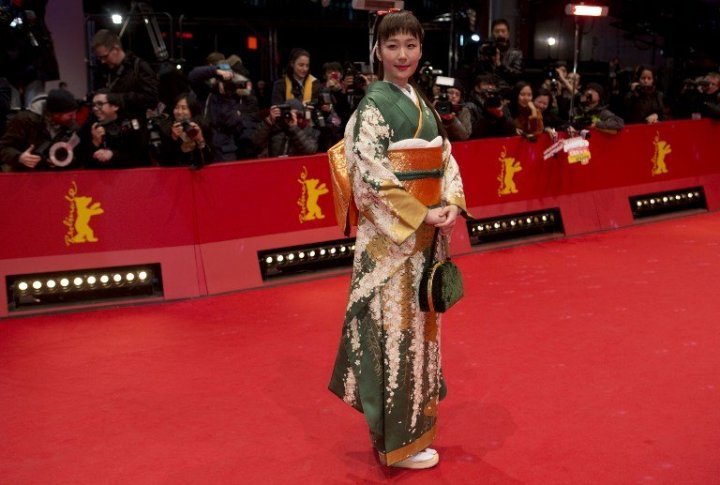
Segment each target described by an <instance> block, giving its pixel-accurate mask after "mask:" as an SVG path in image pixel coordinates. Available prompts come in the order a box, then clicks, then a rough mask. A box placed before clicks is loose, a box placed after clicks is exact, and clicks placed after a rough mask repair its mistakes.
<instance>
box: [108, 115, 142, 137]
mask: <svg viewBox="0 0 720 485" xmlns="http://www.w3.org/2000/svg"><path fill="white" fill-rule="evenodd" d="M100 126H102V127H103V128H105V137H108V138H120V137H123V136H125V135H127V134H128V133H131V132H133V131H137V130H139V129H140V123H139V122H138V120H136V119H135V118H133V119H131V120H122V121H120V122H119V123H118V120H112V121H105V122H103V123H100Z"/></svg>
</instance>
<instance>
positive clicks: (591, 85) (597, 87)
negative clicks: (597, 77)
mask: <svg viewBox="0 0 720 485" xmlns="http://www.w3.org/2000/svg"><path fill="white" fill-rule="evenodd" d="M585 89H592V90H593V91H595V92H596V93H598V97H599V98H600V99H603V95H604V94H605V88H603V87H602V85H600V84H598V83H588V84H587V86H585Z"/></svg>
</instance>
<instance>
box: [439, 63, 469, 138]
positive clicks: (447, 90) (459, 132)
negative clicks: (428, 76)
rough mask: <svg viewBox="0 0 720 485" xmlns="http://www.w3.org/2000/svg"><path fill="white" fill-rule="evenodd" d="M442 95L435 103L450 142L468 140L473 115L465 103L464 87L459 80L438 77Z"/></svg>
mask: <svg viewBox="0 0 720 485" xmlns="http://www.w3.org/2000/svg"><path fill="white" fill-rule="evenodd" d="M435 85H436V86H439V87H440V95H439V96H438V97H437V98H435V100H434V101H433V106H434V107H435V110H436V111H437V112H438V115H440V120H441V121H442V124H443V126H444V127H445V131H447V134H448V138H449V139H450V141H456V140H460V141H462V140H467V139H468V138H470V134H471V133H472V115H471V114H470V109H469V108H468V107H467V106H465V103H464V101H463V87H462V85H461V84H460V82H459V81H458V80H457V79H453V78H446V77H443V76H438V78H437V79H436V80H435Z"/></svg>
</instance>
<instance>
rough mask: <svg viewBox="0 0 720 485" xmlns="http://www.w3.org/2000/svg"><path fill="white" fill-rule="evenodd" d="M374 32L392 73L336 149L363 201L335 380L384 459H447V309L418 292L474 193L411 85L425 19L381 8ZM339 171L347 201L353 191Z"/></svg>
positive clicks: (380, 57) (382, 71)
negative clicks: (442, 410)
mask: <svg viewBox="0 0 720 485" xmlns="http://www.w3.org/2000/svg"><path fill="white" fill-rule="evenodd" d="M375 31H376V33H377V34H376V39H377V40H376V43H375V48H374V50H373V55H374V56H375V58H376V59H377V61H379V77H378V78H379V79H381V80H382V81H377V82H375V83H373V84H372V85H371V86H370V87H369V88H368V91H367V94H366V96H365V97H364V98H363V100H362V101H361V103H360V105H359V106H358V108H357V110H356V111H355V113H354V114H353V115H352V117H351V118H350V121H349V122H348V125H347V128H346V130H345V140H344V144H339V145H337V146H336V147H337V148H339V150H340V153H339V154H338V152H337V150H336V151H335V152H334V153H333V150H331V151H330V153H329V154H330V157H331V161H332V160H333V157H335V156H338V155H340V156H344V158H345V161H346V163H347V165H346V172H345V173H346V174H347V175H349V177H348V178H349V180H348V181H347V182H348V183H347V185H348V186H349V187H348V189H351V191H352V198H353V199H354V204H355V206H353V204H352V201H348V200H345V201H344V202H345V206H344V207H345V210H346V211H347V213H348V214H349V213H351V212H352V210H353V209H355V207H357V210H358V212H359V216H358V230H357V235H356V242H355V257H354V262H353V275H352V282H351V288H350V296H349V301H348V305H347V312H346V315H345V321H344V325H343V332H342V338H341V341H340V348H339V351H338V355H337V359H336V361H335V366H334V370H333V375H332V378H331V381H330V386H329V388H330V390H331V391H332V392H333V393H335V394H336V395H337V396H339V397H340V398H341V399H343V400H344V401H345V402H346V403H347V404H349V405H350V406H352V407H353V408H355V409H357V410H358V411H360V412H362V413H363V414H364V415H365V419H366V421H367V423H368V425H369V427H370V437H371V440H372V444H373V446H374V448H375V449H376V450H377V453H378V457H379V459H380V462H381V463H382V464H384V465H387V466H395V467H402V468H430V467H432V466H434V465H436V464H437V463H438V460H439V455H438V453H437V451H435V450H433V449H432V448H430V445H431V443H432V441H433V439H434V438H435V433H436V420H437V410H438V402H439V401H440V400H441V399H442V398H443V397H445V393H446V389H445V383H444V381H443V376H442V369H441V359H440V315H439V314H437V313H434V312H427V313H426V312H422V311H421V310H420V307H419V304H418V289H419V286H420V279H421V277H422V273H423V269H424V268H425V266H426V265H427V264H428V262H429V259H430V258H432V257H433V255H432V254H431V246H432V240H433V235H434V233H435V230H436V229H438V230H439V231H440V232H441V234H442V237H440V238H439V241H441V242H442V243H441V244H438V245H437V253H436V255H437V257H440V258H442V257H444V255H445V253H446V251H447V244H446V238H447V236H448V235H449V233H450V232H451V230H452V228H453V226H454V224H455V222H456V220H457V217H458V215H459V213H460V212H464V211H465V210H466V207H465V196H464V193H463V187H462V181H461V179H460V173H459V171H458V166H457V163H456V162H455V159H454V158H453V157H452V156H451V155H450V144H449V143H448V141H447V136H446V135H445V132H444V130H443V128H442V123H440V121H439V118H438V116H437V113H435V112H434V110H433V109H432V107H431V103H430V102H429V101H428V100H427V98H426V97H425V96H424V95H423V94H422V93H421V92H420V91H419V90H418V89H417V88H416V87H415V86H414V85H413V84H412V83H411V82H410V81H411V77H412V76H413V74H414V73H415V70H416V68H417V66H418V61H419V60H420V56H421V50H422V41H423V29H422V26H421V25H420V22H419V21H418V20H417V18H415V16H413V14H412V13H410V12H407V11H397V12H390V13H387V14H385V15H383V16H381V17H379V23H378V25H377V27H376V29H375ZM332 165H334V166H335V167H337V166H338V164H337V163H336V162H333V163H332ZM341 165H342V164H341ZM334 177H335V178H334V183H335V184H336V185H335V196H336V210H337V208H338V204H340V205H342V204H343V201H342V200H340V199H342V194H341V192H342V189H339V188H338V181H337V180H338V176H337V173H336V174H335V175H334ZM348 191H349V190H348ZM346 192H347V191H346ZM338 212H339V211H338ZM351 218H352V214H350V216H349V218H348V217H344V216H343V217H341V219H343V220H344V221H348V220H349V219H351ZM342 224H343V222H342V221H341V225H342ZM344 227H345V228H346V229H347V226H344Z"/></svg>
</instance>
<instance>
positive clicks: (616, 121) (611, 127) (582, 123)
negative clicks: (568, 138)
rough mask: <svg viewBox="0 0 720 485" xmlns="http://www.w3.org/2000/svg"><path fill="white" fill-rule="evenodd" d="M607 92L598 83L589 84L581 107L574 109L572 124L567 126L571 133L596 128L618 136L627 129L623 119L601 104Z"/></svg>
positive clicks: (581, 100)
mask: <svg viewBox="0 0 720 485" xmlns="http://www.w3.org/2000/svg"><path fill="white" fill-rule="evenodd" d="M604 93H605V90H604V89H603V87H602V86H601V85H599V84H598V83H589V84H588V85H587V86H586V87H585V92H584V93H583V95H582V96H580V104H579V106H575V107H574V108H573V114H572V117H571V122H570V123H569V125H566V127H567V130H568V132H569V133H571V134H573V133H574V132H578V131H580V130H584V129H589V128H596V129H598V130H599V131H602V132H605V133H610V134H616V133H618V132H619V131H620V130H622V129H623V128H624V127H625V122H624V121H623V119H622V118H620V117H619V116H617V115H616V114H615V113H613V112H612V111H610V110H609V109H607V107H606V106H605V105H604V104H601V101H602V99H603V94H604Z"/></svg>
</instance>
